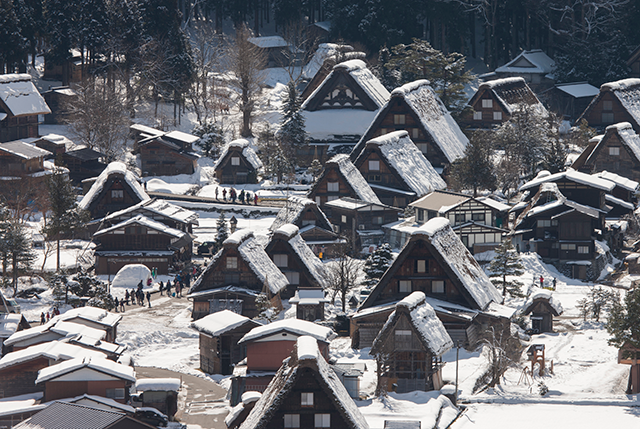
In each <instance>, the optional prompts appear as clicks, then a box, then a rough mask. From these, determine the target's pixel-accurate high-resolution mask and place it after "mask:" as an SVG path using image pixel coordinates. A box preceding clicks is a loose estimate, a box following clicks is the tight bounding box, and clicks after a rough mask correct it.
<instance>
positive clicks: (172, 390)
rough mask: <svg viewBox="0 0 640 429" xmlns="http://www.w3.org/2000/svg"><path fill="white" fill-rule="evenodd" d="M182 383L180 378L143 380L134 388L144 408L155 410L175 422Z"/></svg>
mask: <svg viewBox="0 0 640 429" xmlns="http://www.w3.org/2000/svg"><path fill="white" fill-rule="evenodd" d="M181 385H182V381H181V379H180V378H142V379H138V380H137V381H136V384H135V386H134V388H133V390H134V391H135V392H137V393H136V394H137V395H138V399H140V400H141V402H142V407H145V408H146V407H150V408H155V409H156V410H158V411H160V412H161V413H162V414H164V415H166V416H167V417H168V418H169V420H173V417H174V416H175V414H176V412H177V411H178V393H179V392H180V388H181Z"/></svg>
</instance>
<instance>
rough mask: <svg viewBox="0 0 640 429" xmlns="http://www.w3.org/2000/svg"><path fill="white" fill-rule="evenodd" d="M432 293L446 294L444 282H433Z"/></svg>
mask: <svg viewBox="0 0 640 429" xmlns="http://www.w3.org/2000/svg"><path fill="white" fill-rule="evenodd" d="M431 293H444V280H434V281H432V282H431Z"/></svg>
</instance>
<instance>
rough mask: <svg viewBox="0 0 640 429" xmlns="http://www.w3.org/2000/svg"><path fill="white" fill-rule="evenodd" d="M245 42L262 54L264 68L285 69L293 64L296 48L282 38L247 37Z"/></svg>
mask: <svg viewBox="0 0 640 429" xmlns="http://www.w3.org/2000/svg"><path fill="white" fill-rule="evenodd" d="M247 40H248V41H249V43H251V44H253V45H255V46H257V47H258V48H259V49H260V50H261V51H262V52H263V53H264V56H265V57H266V62H265V64H264V67H265V68H273V67H286V66H289V65H290V64H292V63H293V62H295V55H296V52H295V49H296V48H295V47H294V46H292V45H290V44H289V43H288V42H287V41H286V40H284V39H283V38H282V36H261V37H249V38H248V39H247Z"/></svg>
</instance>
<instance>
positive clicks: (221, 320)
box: [191, 310, 251, 337]
mask: <svg viewBox="0 0 640 429" xmlns="http://www.w3.org/2000/svg"><path fill="white" fill-rule="evenodd" d="M250 320H251V319H249V318H248V317H245V316H242V315H240V314H237V313H234V312H233V311H229V310H222V311H218V312H216V313H213V314H209V315H207V316H205V317H203V318H202V319H198V320H196V321H195V322H193V323H192V324H191V326H193V328H194V329H197V330H198V331H201V332H204V333H207V334H209V335H211V336H213V337H217V336H219V335H222V334H224V333H225V332H228V331H231V330H232V329H235V328H237V327H238V326H242V325H243V324H245V323H246V322H249V321H250Z"/></svg>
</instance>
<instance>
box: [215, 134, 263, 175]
mask: <svg viewBox="0 0 640 429" xmlns="http://www.w3.org/2000/svg"><path fill="white" fill-rule="evenodd" d="M231 149H238V150H241V151H242V156H244V157H245V159H246V160H247V162H248V163H249V164H251V166H252V167H253V168H254V169H256V170H258V169H260V168H262V161H260V158H258V154H257V153H256V151H255V150H253V148H252V147H251V144H250V143H249V140H245V139H237V140H233V141H232V142H229V143H228V144H227V145H226V146H225V147H224V149H222V153H221V154H220V158H218V160H217V161H216V163H215V164H214V166H213V168H214V169H217V168H218V167H220V166H221V165H222V163H223V161H224V160H226V158H227V155H228V154H229V151H230V150H231Z"/></svg>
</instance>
